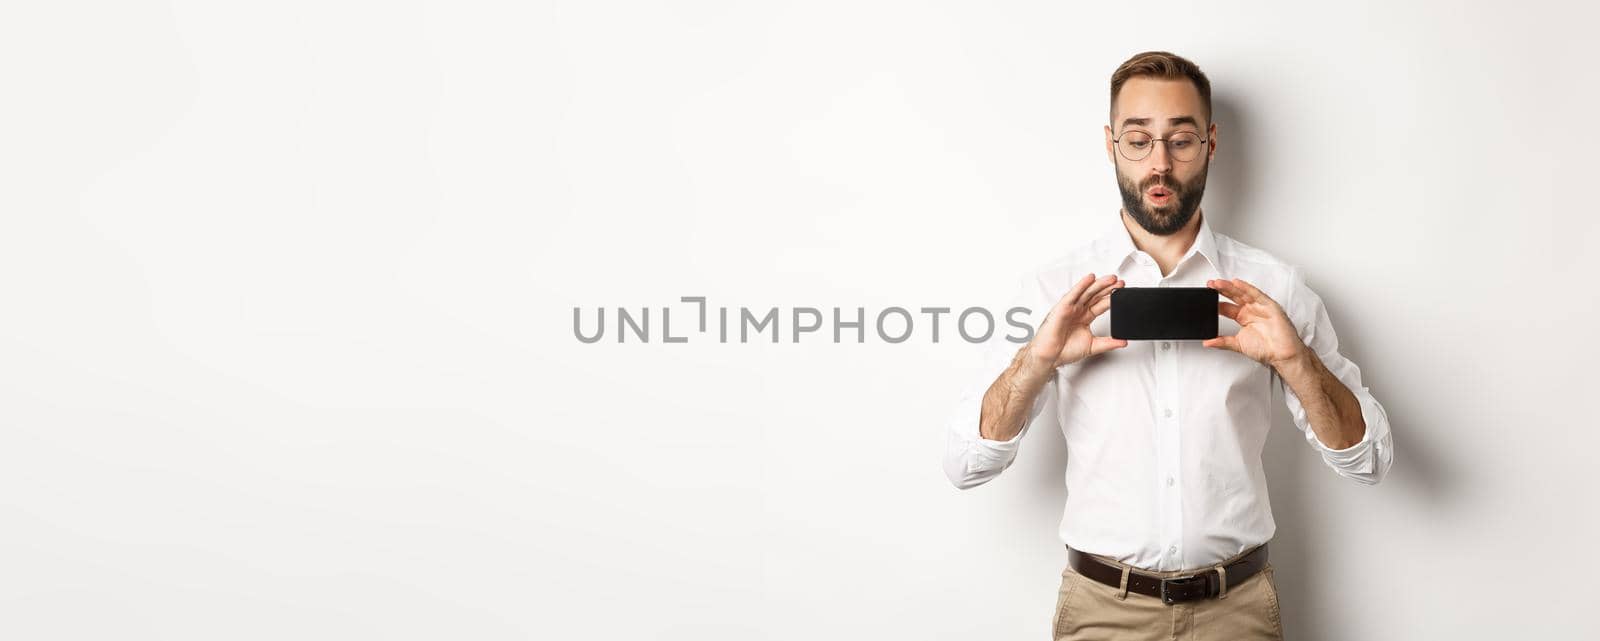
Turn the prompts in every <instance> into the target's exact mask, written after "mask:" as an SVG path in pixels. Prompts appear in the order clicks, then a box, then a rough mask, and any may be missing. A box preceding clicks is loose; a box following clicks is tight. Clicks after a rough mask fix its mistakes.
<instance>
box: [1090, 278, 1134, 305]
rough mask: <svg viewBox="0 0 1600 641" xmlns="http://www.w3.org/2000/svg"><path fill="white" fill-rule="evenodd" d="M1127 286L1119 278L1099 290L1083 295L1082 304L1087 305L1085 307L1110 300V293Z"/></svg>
mask: <svg viewBox="0 0 1600 641" xmlns="http://www.w3.org/2000/svg"><path fill="white" fill-rule="evenodd" d="M1127 284H1128V283H1127V282H1126V281H1123V280H1122V279H1120V278H1119V279H1117V280H1115V281H1113V282H1111V283H1108V284H1106V285H1105V286H1104V287H1101V288H1100V289H1099V290H1096V291H1093V292H1088V293H1085V294H1084V295H1083V300H1084V303H1085V304H1087V305H1096V304H1099V302H1100V301H1102V300H1106V299H1108V298H1110V297H1111V293H1112V292H1115V291H1117V290H1119V289H1122V288H1123V286H1125V285H1127Z"/></svg>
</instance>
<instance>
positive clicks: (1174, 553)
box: [1167, 545, 1178, 556]
mask: <svg viewBox="0 0 1600 641" xmlns="http://www.w3.org/2000/svg"><path fill="white" fill-rule="evenodd" d="M1167 554H1171V555H1172V556H1178V546H1176V545H1174V546H1172V547H1170V548H1167Z"/></svg>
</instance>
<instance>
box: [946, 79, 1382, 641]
mask: <svg viewBox="0 0 1600 641" xmlns="http://www.w3.org/2000/svg"><path fill="white" fill-rule="evenodd" d="M1211 115H1212V114H1211V85H1210V81H1209V80H1207V78H1206V76H1205V74H1204V73H1202V72H1201V71H1200V69H1199V68H1198V67H1197V66H1195V65H1194V63H1192V62H1190V61H1188V60H1186V59H1184V58H1182V57H1179V56H1176V55H1173V54H1171V53H1167V52H1160V51H1157V52H1146V53H1141V54H1138V55H1136V56H1134V57H1133V58H1131V59H1129V60H1128V61H1127V62H1125V63H1123V64H1122V66H1121V67H1119V68H1118V69H1117V70H1116V72H1115V73H1113V74H1112V76H1111V122H1110V125H1109V126H1107V127H1106V128H1105V140H1106V157H1107V159H1108V160H1110V161H1111V162H1112V163H1113V165H1114V166H1115V169H1116V176H1117V184H1118V186H1119V187H1120V189H1121V191H1122V203H1123V206H1122V209H1121V212H1120V215H1119V217H1118V218H1119V222H1118V224H1117V225H1116V226H1115V227H1114V228H1112V229H1111V230H1110V231H1108V233H1107V234H1106V235H1104V236H1102V237H1100V238H1098V239H1096V240H1094V241H1093V242H1090V243H1087V244H1084V245H1082V246H1080V247H1078V248H1077V249H1075V250H1073V251H1071V252H1070V253H1068V254H1067V255H1066V256H1065V257H1064V258H1062V259H1060V260H1058V261H1056V262H1054V263H1051V264H1050V265H1048V266H1046V267H1044V268H1042V269H1039V270H1037V271H1036V272H1034V273H1032V274H1030V275H1028V276H1027V277H1025V278H1024V279H1023V289H1022V291H1023V293H1022V295H1021V297H1020V299H1019V301H1018V303H1019V304H1020V305H1022V306H1025V307H1028V308H1030V309H1035V310H1038V309H1048V312H1047V314H1046V316H1045V318H1044V320H1043V322H1042V324H1041V325H1040V326H1039V327H1038V331H1037V332H1036V333H1035V334H1034V336H1033V337H1032V339H1031V340H1030V342H1029V343H1028V344H1026V345H1023V346H1022V347H1021V348H1020V349H1015V346H1014V345H1006V344H1005V343H1004V342H1003V341H999V342H997V343H996V344H995V348H994V349H992V350H991V356H990V362H989V364H988V367H989V369H988V371H986V372H984V376H983V378H982V382H983V384H984V385H986V388H984V387H978V388H974V389H973V390H971V391H970V392H969V393H968V394H967V395H966V397H965V398H964V399H963V401H962V404H961V406H960V407H959V408H958V411H957V413H956V414H955V416H954V418H953V419H952V420H951V423H950V428H949V434H948V439H949V441H948V442H949V446H948V448H947V452H946V455H945V461H944V465H945V472H946V474H947V475H948V476H949V477H950V481H951V482H952V483H954V484H955V485H956V487H959V488H962V489H966V488H970V487H973V486H976V485H979V484H982V483H985V482H987V481H989V480H990V479H992V478H994V477H995V476H996V475H998V474H1000V473H1001V472H1002V471H1003V470H1005V469H1006V468H1007V467H1009V466H1010V465H1011V463H1012V461H1014V460H1015V458H1016V456H1017V449H1018V444H1019V443H1020V441H1021V438H1022V435H1023V434H1024V433H1025V432H1027V431H1028V430H1029V429H1030V428H1031V429H1049V430H1060V431H1061V432H1062V434H1064V435H1065V436H1066V441H1067V465H1066V485H1067V501H1066V507H1065V510H1064V512H1063V516H1062V520H1061V528H1060V536H1061V540H1062V541H1063V542H1064V543H1065V544H1066V546H1067V557H1068V563H1067V567H1066V569H1065V570H1063V572H1062V583H1061V590H1060V593H1059V594H1058V595H1057V601H1056V612H1055V621H1054V624H1053V629H1054V633H1053V634H1054V637H1055V638H1056V639H1059V640H1072V639H1157V638H1160V639H1168V638H1184V639H1191V638H1194V639H1230V640H1239V639H1281V638H1282V636H1283V632H1282V625H1281V623H1280V621H1279V618H1278V601H1277V588H1276V586H1275V585H1274V584H1273V579H1272V566H1271V565H1270V564H1269V563H1267V555H1266V543H1267V541H1268V539H1270V538H1272V535H1273V532H1274V531H1275V527H1276V526H1275V524H1274V522H1273V519H1272V512H1271V506H1270V504H1269V502H1268V500H1267V486H1266V477H1265V475H1264V474H1263V472H1262V467H1261V450H1262V446H1263V445H1264V444H1265V442H1266V438H1267V429H1268V427H1269V426H1270V424H1271V407H1272V406H1271V401H1272V390H1273V388H1274V387H1276V388H1278V389H1279V390H1280V391H1284V392H1285V393H1284V402H1285V404H1287V405H1288V407H1289V410H1290V413H1291V415H1292V416H1293V417H1294V421H1295V424H1296V425H1297V426H1298V427H1299V428H1300V430H1301V431H1302V432H1304V433H1305V437H1306V441H1307V443H1309V444H1310V445H1311V447H1313V448H1314V449H1315V450H1316V451H1317V452H1318V453H1320V454H1321V456H1322V459H1323V461H1325V462H1326V463H1327V465H1328V466H1329V467H1330V468H1332V469H1333V471H1334V472H1336V473H1337V474H1339V475H1340V476H1343V477H1346V478H1349V479H1351V480H1354V481H1356V482H1359V483H1363V484H1376V483H1378V482H1379V481H1380V480H1382V479H1383V477H1384V476H1385V475H1386V474H1387V473H1388V470H1389V467H1390V465H1391V464H1392V463H1393V460H1394V445H1393V440H1392V438H1391V437H1390V432H1389V424H1388V419H1387V417H1386V416H1385V414H1384V411H1383V407H1382V406H1381V405H1379V404H1378V401H1377V400H1375V399H1374V398H1373V396H1372V394H1371V393H1369V391H1368V390H1367V388H1366V387H1363V386H1362V385H1361V373H1360V369H1359V368H1357V367H1356V365H1355V363H1352V362H1350V360H1349V359H1346V358H1345V357H1344V356H1342V355H1340V354H1339V351H1338V339H1337V337H1336V336H1335V334H1334V331H1333V326H1332V325H1331V322H1330V320H1329V317H1328V312H1327V310H1326V309H1325V308H1324V306H1323V303H1322V299H1321V298H1320V297H1319V296H1318V295H1317V294H1316V293H1315V292H1313V291H1312V290H1311V289H1310V288H1309V287H1307V286H1306V282H1305V278H1304V275H1303V274H1302V273H1301V272H1300V271H1299V270H1298V269H1297V268H1296V267H1294V266H1292V265H1288V264H1285V263H1283V262H1282V261H1280V260H1278V259H1276V258H1274V257H1273V256H1271V255H1270V254H1268V253H1266V252H1264V251H1262V250H1260V249H1256V248H1254V247H1250V246H1248V245H1245V244H1243V243H1240V242H1238V241H1236V240H1234V239H1232V238H1229V237H1228V236H1225V235H1223V234H1220V233H1215V232H1213V231H1212V230H1211V227H1210V225H1209V224H1208V223H1207V221H1206V218H1205V214H1204V212H1203V211H1201V209H1200V198H1201V195H1202V194H1203V193H1204V192H1205V184H1206V171H1207V169H1208V168H1209V167H1210V164H1211V161H1212V159H1213V158H1214V157H1215V156H1216V152H1217V126H1216V124H1215V123H1213V122H1211ZM1128 285H1133V286H1138V287H1177V286H1187V287H1211V288H1214V289H1216V290H1217V291H1218V292H1219V301H1218V304H1217V307H1218V309H1217V313H1218V315H1219V316H1220V318H1219V319H1218V324H1219V328H1218V329H1219V336H1218V337H1217V338H1214V339H1210V340H1206V341H1203V342H1185V341H1139V342H1137V343H1129V342H1128V341H1126V340H1118V339H1113V338H1110V337H1108V336H1107V334H1108V332H1107V328H1108V325H1109V320H1110V319H1109V317H1107V316H1104V314H1105V312H1106V310H1107V309H1109V307H1110V301H1111V299H1110V295H1111V293H1112V292H1113V291H1115V290H1117V289H1118V288H1121V287H1124V286H1128ZM1223 296H1225V297H1226V298H1227V300H1226V301H1223V300H1221V299H1220V297H1223ZM979 390H983V391H982V393H981V398H980V394H979Z"/></svg>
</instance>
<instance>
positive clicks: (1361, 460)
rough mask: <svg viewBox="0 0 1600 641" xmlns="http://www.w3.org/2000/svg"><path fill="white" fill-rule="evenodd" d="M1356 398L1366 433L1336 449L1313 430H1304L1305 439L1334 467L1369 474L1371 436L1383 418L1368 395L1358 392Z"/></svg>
mask: <svg viewBox="0 0 1600 641" xmlns="http://www.w3.org/2000/svg"><path fill="white" fill-rule="evenodd" d="M1358 398H1359V400H1360V402H1361V420H1362V421H1365V422H1366V426H1367V429H1366V433H1364V434H1362V435H1361V440H1360V441H1357V442H1356V444H1355V445H1351V446H1350V447H1347V448H1344V449H1342V450H1336V449H1333V448H1331V447H1328V446H1327V445H1326V444H1324V443H1323V442H1322V439H1320V438H1317V434H1316V432H1315V431H1314V430H1306V440H1307V441H1310V442H1311V446H1312V447H1313V448H1315V449H1316V450H1317V453H1319V454H1321V455H1322V458H1323V459H1324V460H1326V461H1328V462H1329V463H1332V464H1333V465H1334V466H1335V467H1337V468H1339V469H1342V470H1346V471H1349V472H1356V473H1360V474H1369V473H1371V472H1372V467H1373V459H1374V458H1376V457H1375V456H1374V452H1373V451H1372V448H1373V445H1372V444H1373V442H1374V440H1373V436H1374V434H1376V433H1377V431H1378V429H1377V428H1378V422H1379V421H1381V420H1383V417H1382V415H1381V414H1379V413H1378V412H1377V410H1376V408H1374V407H1372V403H1373V401H1372V400H1371V398H1370V397H1368V396H1367V395H1365V394H1360V395H1358Z"/></svg>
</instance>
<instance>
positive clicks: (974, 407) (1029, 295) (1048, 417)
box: [944, 275, 1060, 490]
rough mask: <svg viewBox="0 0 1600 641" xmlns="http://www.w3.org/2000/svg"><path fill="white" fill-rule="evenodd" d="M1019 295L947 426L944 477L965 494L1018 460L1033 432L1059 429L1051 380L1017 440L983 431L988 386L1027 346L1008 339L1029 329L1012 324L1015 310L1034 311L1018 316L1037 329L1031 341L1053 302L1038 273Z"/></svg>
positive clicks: (1003, 314) (983, 350)
mask: <svg viewBox="0 0 1600 641" xmlns="http://www.w3.org/2000/svg"><path fill="white" fill-rule="evenodd" d="M1016 292H1017V293H1016V294H1015V295H1014V296H1012V299H1011V304H1009V305H1007V306H1006V308H1005V309H1003V310H1000V313H999V314H997V315H996V318H995V331H994V333H993V335H991V336H990V337H989V340H987V341H985V342H984V343H982V344H981V345H980V346H979V353H980V358H981V361H982V365H981V367H980V368H978V369H976V370H975V371H974V372H973V376H972V378H971V379H970V380H969V381H968V384H967V386H966V388H965V389H964V390H963V391H962V394H961V400H960V402H958V403H957V404H956V407H955V410H954V412H952V413H951V415H950V417H949V419H948V422H947V424H946V429H945V455H944V470H945V475H946V476H948V477H949V478H950V482H951V483H952V484H954V485H955V486H956V487H957V488H959V489H963V490H965V489H968V488H971V487H975V486H978V485H982V484H984V483H987V482H988V481H989V480H990V479H993V478H994V477H996V476H998V475H999V474H1000V473H1001V472H1002V471H1005V469H1006V468H1008V467H1010V466H1011V463H1012V462H1014V461H1015V460H1016V458H1017V450H1018V448H1019V446H1020V445H1021V443H1022V437H1023V435H1024V434H1027V433H1028V430H1030V429H1034V428H1039V429H1046V430H1050V429H1056V430H1059V429H1060V428H1059V421H1060V419H1059V415H1058V412H1057V400H1056V398H1057V395H1058V391H1057V389H1056V385H1057V382H1056V381H1055V380H1052V381H1051V382H1049V383H1046V384H1045V386H1044V388H1043V389H1042V390H1041V391H1040V392H1039V395H1038V396H1036V397H1035V398H1034V402H1033V406H1032V407H1031V408H1030V409H1029V411H1028V414H1027V417H1026V418H1025V419H1024V422H1023V426H1022V430H1021V431H1020V432H1018V433H1017V435H1016V436H1014V437H1012V438H1011V439H1010V440H1007V441H995V440H990V439H986V438H983V437H982V436H980V435H979V433H978V420H979V414H980V412H981V411H982V406H983V396H984V394H985V393H986V392H987V391H988V390H989V386H990V385H993V384H994V381H995V379H997V378H999V377H1000V375H1001V374H1002V373H1004V372H1005V370H1006V368H1007V367H1009V366H1010V365H1011V360H1012V358H1013V357H1015V356H1016V353H1017V350H1019V349H1022V347H1023V345H1025V344H1026V343H1025V342H1012V341H1011V340H1008V339H1007V337H1008V336H1009V337H1012V338H1016V339H1018V340H1021V336H1022V335H1023V332H1024V331H1025V330H1022V329H1020V328H1018V327H1016V326H1015V325H1012V324H1010V323H1009V322H1008V321H1007V318H1008V317H1009V316H1010V310H1012V309H1014V308H1017V307H1023V308H1026V309H1027V310H1029V311H1028V312H1027V313H1018V314H1017V315H1016V317H1015V318H1016V320H1017V321H1018V322H1021V321H1023V320H1024V319H1026V322H1027V324H1029V325H1031V326H1032V328H1033V329H1032V331H1031V332H1028V334H1027V336H1028V337H1031V336H1032V335H1033V332H1037V331H1038V327H1039V325H1040V324H1042V323H1043V321H1044V317H1043V314H1044V313H1045V312H1047V311H1048V310H1049V309H1050V308H1051V307H1052V304H1053V303H1054V301H1052V300H1049V299H1048V294H1047V293H1046V291H1045V289H1044V286H1043V283H1041V282H1040V280H1039V279H1038V278H1037V277H1036V276H1035V275H1029V276H1025V277H1023V278H1022V281H1021V283H1020V284H1019V285H1018V287H1017V290H1016Z"/></svg>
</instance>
